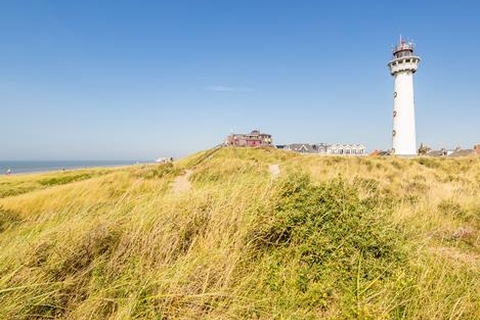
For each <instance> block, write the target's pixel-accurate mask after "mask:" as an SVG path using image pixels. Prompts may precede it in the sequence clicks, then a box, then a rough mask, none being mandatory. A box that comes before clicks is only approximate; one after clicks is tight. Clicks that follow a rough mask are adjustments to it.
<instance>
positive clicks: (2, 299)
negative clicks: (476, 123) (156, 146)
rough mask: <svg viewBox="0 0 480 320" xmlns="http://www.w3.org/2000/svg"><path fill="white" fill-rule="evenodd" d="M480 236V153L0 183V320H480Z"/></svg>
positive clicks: (268, 160) (197, 160)
mask: <svg viewBox="0 0 480 320" xmlns="http://www.w3.org/2000/svg"><path fill="white" fill-rule="evenodd" d="M273 164H278V165H279V168H280V174H279V175H278V176H277V177H274V176H272V174H271V173H270V171H269V165H273ZM186 170H192V172H193V173H192V174H191V175H190V176H189V179H190V182H191V187H190V189H185V190H183V191H180V192H179V191H178V189H175V188H173V185H172V184H173V183H174V180H175V177H177V176H181V175H182V174H183V173H184V172H186ZM174 190H177V192H174ZM479 236H480V158H479V157H468V158H458V159H433V158H416V159H401V158H393V157H391V158H370V157H363V158H353V157H350V158H347V157H344V158H341V157H318V156H303V155H298V154H294V153H288V152H282V151H277V150H273V149H234V148H224V149H215V150H209V151H205V152H201V153H199V154H196V155H193V156H191V157H188V158H185V159H182V160H181V161H178V162H176V163H173V164H161V165H150V166H132V167H129V168H119V169H108V170H107V169H85V170H76V171H70V172H59V173H48V174H32V175H23V176H8V177H0V319H49V318H52V319H53V318H61V319H64V318H66V319H319V318H320V319H322V318H324V319H480V242H479Z"/></svg>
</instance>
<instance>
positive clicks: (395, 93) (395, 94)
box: [393, 91, 397, 99]
mask: <svg viewBox="0 0 480 320" xmlns="http://www.w3.org/2000/svg"><path fill="white" fill-rule="evenodd" d="M396 97H397V91H395V92H394V93H393V98H394V99H395V98H396Z"/></svg>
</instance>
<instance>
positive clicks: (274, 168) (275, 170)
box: [268, 164, 280, 178]
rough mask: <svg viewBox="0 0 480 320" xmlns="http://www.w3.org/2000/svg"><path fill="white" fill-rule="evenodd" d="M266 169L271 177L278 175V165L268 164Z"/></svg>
mask: <svg viewBox="0 0 480 320" xmlns="http://www.w3.org/2000/svg"><path fill="white" fill-rule="evenodd" d="M268 170H269V171H270V173H271V174H272V177H273V178H276V177H278V175H279V174H280V167H279V166H278V164H271V165H269V166H268Z"/></svg>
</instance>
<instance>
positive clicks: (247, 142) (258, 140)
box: [225, 130, 272, 147]
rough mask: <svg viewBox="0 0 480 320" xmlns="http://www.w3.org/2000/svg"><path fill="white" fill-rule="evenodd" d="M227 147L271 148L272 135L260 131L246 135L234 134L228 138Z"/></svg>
mask: <svg viewBox="0 0 480 320" xmlns="http://www.w3.org/2000/svg"><path fill="white" fill-rule="evenodd" d="M225 145H227V146H234V147H271V146H272V135H271V134H267V133H261V132H260V131H259V130H253V131H252V132H250V133H248V134H245V133H232V134H231V135H229V136H228V137H227V140H226V141H225Z"/></svg>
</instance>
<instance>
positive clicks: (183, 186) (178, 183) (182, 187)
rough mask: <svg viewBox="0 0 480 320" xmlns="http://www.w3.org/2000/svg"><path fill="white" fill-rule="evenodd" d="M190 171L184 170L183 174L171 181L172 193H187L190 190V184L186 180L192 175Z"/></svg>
mask: <svg viewBox="0 0 480 320" xmlns="http://www.w3.org/2000/svg"><path fill="white" fill-rule="evenodd" d="M192 173H193V171H192V170H186V171H185V174H183V175H181V176H178V177H176V178H175V180H174V181H173V193H177V194H178V193H182V192H187V191H189V190H190V189H191V188H192V184H191V182H190V181H189V180H188V178H190V176H191V175H192Z"/></svg>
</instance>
